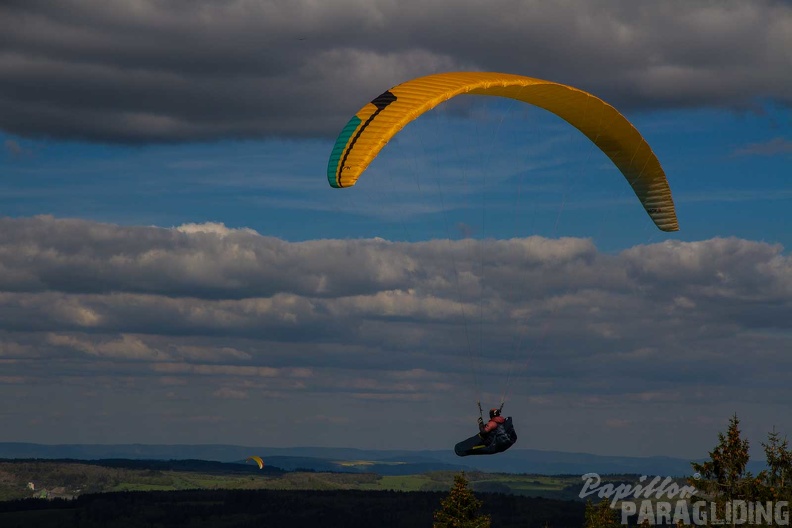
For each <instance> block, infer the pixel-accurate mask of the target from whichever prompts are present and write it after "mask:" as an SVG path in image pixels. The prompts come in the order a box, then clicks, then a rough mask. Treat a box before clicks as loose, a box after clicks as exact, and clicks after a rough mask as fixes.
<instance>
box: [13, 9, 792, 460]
mask: <svg viewBox="0 0 792 528" xmlns="http://www.w3.org/2000/svg"><path fill="white" fill-rule="evenodd" d="M496 4H498V5H497V6H488V7H487V8H486V9H485V8H484V7H483V6H481V5H480V4H479V3H476V2H459V3H457V4H455V6H454V8H453V9H452V10H451V11H449V9H451V8H450V7H449V6H450V4H449V5H444V3H443V2H429V3H421V4H419V3H418V2H404V3H403V5H402V8H401V9H399V10H396V9H395V8H394V7H393V6H391V5H390V4H388V3H386V2H379V1H374V0H373V1H371V2H369V3H366V4H357V3H355V2H338V5H336V6H335V7H334V9H332V10H329V9H328V8H327V7H322V6H317V5H314V4H313V3H311V2H299V1H295V2H278V1H243V0H238V1H234V2H213V1H209V0H205V1H199V2H194V3H190V4H185V3H181V2H173V3H170V4H167V5H165V4H161V3H156V2H148V1H136V2H133V1H131V0H130V1H125V2H120V3H119V6H117V9H114V10H108V9H107V8H106V7H105V6H104V4H102V3H99V2H93V1H91V0H81V1H77V0H74V1H69V2H65V3H63V4H60V5H59V6H57V7H53V6H51V5H49V4H48V3H44V2H42V3H39V2H30V3H28V4H25V5H24V6H6V7H2V8H0V20H2V21H3V22H0V29H2V30H3V32H4V34H5V35H7V36H6V37H5V40H4V41H3V47H2V48H0V78H1V79H2V81H0V145H2V146H3V150H2V152H0V163H2V175H3V176H2V180H0V208H1V210H2V218H0V269H2V270H3V277H2V278H0V366H2V370H0V397H2V401H6V402H8V401H14V402H19V403H17V404H15V405H14V406H4V407H0V431H3V433H2V434H0V441H30V442H42V443H71V442H83V443H116V442H143V443H176V442H188V443H212V442H222V443H233V444H242V445H256V446H268V445H270V446H274V445H278V446H282V445H327V446H341V445H345V446H351V447H364V448H379V447H381V448H402V447H403V448H410V449H413V448H415V449H417V448H442V447H446V446H449V448H450V446H451V445H453V443H455V442H456V441H458V440H460V439H462V438H463V437H466V436H468V435H469V433H470V430H471V428H472V427H474V426H475V417H476V415H477V413H476V410H475V407H474V405H475V401H476V399H477V398H482V403H483V405H485V406H486V405H489V403H487V402H492V403H493V404H494V403H498V402H499V400H500V398H501V396H502V395H503V394H504V393H505V394H507V395H508V403H507V410H509V414H512V415H513V416H514V417H515V422H516V424H517V427H518V431H519V430H520V428H521V427H522V430H523V431H526V432H527V434H522V435H521V436H520V447H525V448H535V449H563V450H569V451H583V452H592V453H601V454H624V455H673V456H686V457H694V456H695V457H697V456H702V455H704V454H705V453H706V451H707V450H709V449H711V448H712V447H713V446H714V443H715V442H716V439H717V432H718V431H721V430H723V429H725V427H726V424H727V421H728V417H729V416H730V415H731V414H732V413H734V412H737V413H738V414H739V416H740V417H741V419H742V421H743V426H744V428H745V430H746V433H747V434H748V435H749V438H750V439H751V440H752V442H753V445H754V447H755V448H758V446H759V442H760V441H762V440H764V439H765V437H766V433H767V432H768V431H769V430H770V429H772V427H773V426H776V427H778V428H779V429H780V430H781V431H782V432H783V433H785V434H786V433H788V432H789V431H790V430H791V429H792V422H790V418H789V417H790V416H792V413H790V408H789V402H790V401H792V399H791V398H790V396H792V393H790V389H789V387H790V386H791V385H790V384H789V383H788V375H789V373H790V367H792V357H790V355H789V351H790V350H792V326H790V321H792V258H791V257H790V256H789V249H788V248H789V247H791V246H792V234H790V233H792V230H790V229H789V227H788V226H789V224H790V220H792V218H791V217H790V212H789V211H790V206H792V187H790V184H789V179H790V170H789V168H790V161H791V160H792V110H790V103H791V102H792V99H790V94H791V93H792V90H791V89H790V87H792V76H791V75H792V74H790V72H792V68H790V66H792V56H790V54H789V50H790V49H792V42H790V38H792V37H790V36H789V35H790V33H789V32H788V31H785V30H784V28H785V27H786V28H788V27H789V24H792V9H790V7H789V5H788V4H785V3H782V2H771V1H766V2H754V3H751V4H745V3H740V2H723V3H720V4H717V5H713V4H710V3H705V2H688V3H685V4H684V6H681V5H676V7H677V8H678V9H670V7H669V5H670V4H659V3H658V4H642V5H641V6H636V5H634V4H633V3H630V2H618V1H598V2H583V1H580V2H576V1H570V2H562V3H554V4H549V3H540V2H508V1H502V2H500V3H498V2H496ZM419 5H420V6H421V7H420V8H419ZM496 7H497V9H496ZM516 22H521V24H516ZM22 27H24V28H25V31H21V30H20V29H19V28H22ZM661 28H662V31H661ZM474 29H475V30H476V31H473V30H474ZM462 35H464V36H465V38H466V39H467V40H465V39H463V38H462V37H461V36H462ZM562 36H563V38H562ZM735 42H739V44H740V45H739V46H737V48H735V46H736V44H735ZM498 43H502V44H498ZM503 46H505V48H504V47H503ZM465 69H471V70H492V71H508V72H510V73H520V74H524V75H529V76H534V77H540V78H546V79H550V80H554V81H558V82H564V83H569V84H572V85H574V86H577V87H580V88H583V89H586V90H588V91H591V92H592V93H594V94H595V95H598V96H600V97H602V98H603V99H605V100H606V101H608V102H610V103H611V104H613V105H614V106H615V107H616V108H617V109H620V110H621V111H622V112H623V113H624V114H625V115H626V116H627V117H628V119H629V120H630V121H631V122H632V123H633V124H634V125H635V126H636V127H637V128H638V130H639V131H640V132H641V133H642V134H643V135H644V137H645V138H646V139H647V141H648V142H649V144H650V145H651V146H652V148H653V150H654V152H655V153H656V154H657V156H658V158H659V159H660V161H661V163H662V165H663V167H664V169H665V171H666V174H667V177H668V180H669V182H670V184H671V188H672V193H673V197H674V200H675V203H676V207H677V213H678V217H679V222H680V231H679V232H678V233H672V234H667V233H662V232H660V231H658V230H657V229H656V228H655V227H654V226H653V225H652V224H651V222H650V220H649V219H648V218H647V217H646V215H645V213H644V212H643V211H642V208H641V207H640V205H639V204H638V202H637V200H636V199H635V197H634V195H633V194H632V191H631V190H630V189H629V186H628V185H627V184H626V182H625V181H624V179H623V178H622V177H621V175H620V174H619V173H618V171H617V170H616V169H615V168H614V167H613V166H612V165H611V164H610V162H609V160H608V159H607V158H606V157H605V156H604V155H603V154H602V153H601V152H599V151H598V150H597V149H596V148H595V147H594V146H593V145H591V144H590V143H589V142H588V140H586V139H585V138H584V137H583V136H582V135H581V134H580V133H578V132H577V131H576V130H574V129H572V128H571V127H570V126H568V125H567V124H566V123H564V122H563V121H560V120H559V119H558V118H556V117H554V116H552V115H550V114H548V113H546V112H544V111H542V110H540V109H537V108H533V107H530V106H528V105H523V104H520V103H515V102H511V101H504V100H498V99H490V98H481V97H479V98H477V97H460V98H457V99H454V100H452V101H450V102H448V103H446V104H444V105H441V106H440V107H438V108H437V109H435V110H434V111H432V112H430V113H428V114H426V115H424V116H422V117H421V119H419V120H417V121H415V122H413V123H411V124H410V125H409V126H408V127H406V128H405V129H404V130H403V131H402V132H401V133H400V134H399V135H398V136H397V137H396V138H395V139H394V140H393V141H391V143H390V144H389V145H388V146H387V147H386V148H385V149H384V150H383V151H382V153H381V154H380V156H379V157H378V158H377V159H376V160H375V162H374V163H373V164H372V165H371V166H370V168H369V169H368V171H367V172H366V173H365V174H364V175H363V177H362V178H361V180H360V181H359V183H358V185H357V186H356V187H354V188H352V189H344V190H336V189H331V188H330V187H329V185H328V184H327V180H326V176H325V174H326V165H327V158H328V156H329V153H330V149H331V148H332V145H333V142H334V140H335V136H336V134H337V133H338V131H340V129H341V128H342V127H343V125H344V124H345V123H346V121H347V120H348V119H349V117H350V116H351V115H352V114H354V113H355V112H356V111H357V110H358V109H359V108H360V107H361V106H362V105H363V104H365V103H366V102H367V101H368V100H370V99H371V98H373V97H374V96H376V95H377V94H379V93H381V92H382V91H384V90H385V89H387V88H389V87H391V86H393V85H395V84H398V83H400V82H403V81H405V80H407V79H409V78H412V77H415V76H418V75H424V74H429V73H434V72H440V71H453V70H465ZM42 215H43V216H42ZM506 380H508V382H507V381H506ZM251 409H254V410H255V412H254V413H253V414H254V416H253V417H251ZM273 424H279V426H278V428H276V429H273ZM351 428H354V429H356V430H357V433H356V434H355V435H354V442H356V443H357V444H356V445H350V442H351V440H350V434H349V431H350V429H351ZM680 439H682V440H680ZM756 454H757V455H759V454H760V453H759V452H758V451H757V452H756ZM504 456H506V455H504Z"/></svg>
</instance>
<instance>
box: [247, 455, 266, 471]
mask: <svg viewBox="0 0 792 528" xmlns="http://www.w3.org/2000/svg"><path fill="white" fill-rule="evenodd" d="M248 460H252V461H253V462H255V463H256V464H258V467H259V469H264V461H263V460H262V459H261V457H260V456H251V457H247V458H246V459H245V461H246V462H247V461H248Z"/></svg>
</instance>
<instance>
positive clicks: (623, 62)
mask: <svg viewBox="0 0 792 528" xmlns="http://www.w3.org/2000/svg"><path fill="white" fill-rule="evenodd" d="M790 49H792V7H790V4H789V3H788V2H782V1H773V0H760V1H755V2H740V1H736V0H735V1H723V2H716V3H713V2H704V1H695V2H662V3H654V2H653V3H640V4H636V3H635V2H631V1H629V0H596V1H582V0H576V1H573V0H567V1H560V2H552V3H549V2H540V1H538V0H537V1H524V0H497V1H494V2H487V3H482V2H476V1H472V0H463V1H458V2H454V3H453V4H450V3H447V2H424V1H420V2H419V1H418V0H408V1H404V2H398V3H394V2H389V1H386V0H374V1H370V2H364V3H361V2H358V1H355V0H339V1H336V2H333V3H332V4H329V3H328V4H322V3H316V2H312V1H308V0H267V1H260V0H234V1H217V0H193V1H174V2H158V1H154V0H123V1H119V2H113V4H112V5H109V4H107V3H106V2H101V1H99V0H65V1H62V2H57V3H53V2H45V1H40V0H30V1H25V2H4V3H3V5H2V6H0V76H1V77H2V78H3V83H2V85H0V116H2V117H0V127H2V129H3V130H5V131H7V132H9V133H12V134H16V135H20V136H31V137H40V136H47V137H55V138H60V139H86V140H91V141H100V142H132V143H136V142H174V141H188V140H210V139H220V138H260V137H275V136H277V137H309V136H310V137H316V136H321V137H329V136H333V135H335V134H336V133H337V131H338V130H339V128H340V127H341V126H343V124H344V123H345V122H346V120H347V119H348V118H349V116H350V115H351V114H352V113H354V112H355V111H357V109H358V108H359V107H360V106H361V104H362V103H363V102H365V101H368V100H370V99H371V98H373V97H375V96H376V95H377V94H379V93H381V92H382V91H383V90H385V89H386V88H388V87H390V86H392V85H394V84H397V83H399V82H402V81H404V80H407V79H409V78H412V77H415V76H419V75H425V74H430V73H435V72H440V71H449V70H466V69H473V70H492V71H506V72H511V73H520V74H524V75H529V76H533V77H539V78H547V79H550V80H554V81H558V82H563V83H568V84H572V85H574V86H578V87H580V88H583V89H585V90H588V91H591V92H593V93H595V94H597V95H599V96H601V97H603V98H604V99H606V100H608V101H610V102H612V103H613V104H614V105H616V106H617V107H618V108H620V109H652V108H668V107H677V108H679V107H692V106H699V107H701V106H704V107H711V106H717V107H728V108H752V107H754V106H755V105H756V103H757V100H759V99H772V100H776V101H778V102H779V103H781V104H783V105H787V106H788V105H789V104H790V102H792V98H791V97H790V91H789V86H790V85H791V84H792V73H791V72H792V68H791V67H790V66H792V55H790V51H789V50H790Z"/></svg>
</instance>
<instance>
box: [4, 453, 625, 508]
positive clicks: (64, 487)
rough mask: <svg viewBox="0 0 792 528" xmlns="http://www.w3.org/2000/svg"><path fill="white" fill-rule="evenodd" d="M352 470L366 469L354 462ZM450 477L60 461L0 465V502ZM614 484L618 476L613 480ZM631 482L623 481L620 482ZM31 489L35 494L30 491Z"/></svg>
mask: <svg viewBox="0 0 792 528" xmlns="http://www.w3.org/2000/svg"><path fill="white" fill-rule="evenodd" d="M348 464H349V465H350V466H357V467H360V466H364V465H365V461H352V462H349V463H348ZM454 474H455V473H454V472H452V471H433V472H427V473H421V474H415V475H401V476H382V475H378V474H375V473H318V472H299V471H296V472H285V473H283V472H280V473H273V472H270V473H266V472H259V471H258V470H255V471H254V470H251V471H249V472H244V471H243V472H239V471H236V472H230V471H229V472H225V473H223V472H222V471H215V472H211V473H209V472H202V471H175V470H173V471H171V470H156V469H129V468H119V467H105V466H102V465H97V464H84V463H77V462H70V463H63V462H58V461H41V460H38V461H27V462H14V461H6V462H0V500H12V499H20V498H26V497H34V496H38V497H46V498H56V497H73V496H76V495H79V494H82V493H97V492H109V491H155V490H157V491H173V490H188V489H207V490H213V489H240V490H242V489H248V490H254V489H267V490H365V491H378V490H394V491H446V490H448V489H450V487H451V485H452V483H453V479H454ZM466 476H467V478H468V480H469V481H470V483H471V485H472V487H473V490H474V491H479V492H497V493H505V494H510V495H523V496H529V497H544V498H556V499H576V498H578V493H579V491H580V487H581V480H580V477H577V476H546V475H514V474H503V473H482V472H469V473H467V474H466ZM612 479H613V480H618V478H617V477H612ZM625 479H626V480H630V479H634V477H622V478H621V480H625ZM31 484H32V485H33V489H31V487H30V486H31Z"/></svg>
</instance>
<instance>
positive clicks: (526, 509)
mask: <svg viewBox="0 0 792 528" xmlns="http://www.w3.org/2000/svg"><path fill="white" fill-rule="evenodd" d="M445 496H446V493H443V492H412V493H406V492H396V491H391V492H388V491H377V492H373V491H370V492H365V491H274V490H255V491H250V490H232V491H229V490H214V491H209V490H191V491H171V492H146V493H140V492H122V493H109V494H98V495H96V494H92V495H83V496H80V497H79V498H77V499H75V500H71V501H64V500H54V501H40V500H25V501H13V502H5V503H2V502H0V526H2V527H3V528H53V527H58V526H69V527H71V528H121V527H124V528H127V527H130V526H146V527H149V528H160V527H162V528H164V527H168V528H177V527H187V526H189V527H190V528H217V527H222V526H228V527H231V526H233V527H261V526H288V527H289V528H304V527H305V528H307V527H311V528H313V527H316V526H322V527H325V528H334V527H343V528H370V527H372V526H376V527H378V528H420V527H422V526H425V527H429V526H432V514H433V512H434V511H435V510H437V509H438V508H439V506H440V502H441V500H442V499H443V497H445ZM478 497H479V498H480V499H481V500H482V501H483V507H482V510H481V513H484V514H489V515H491V517H492V525H493V526H499V527H503V528H511V527H514V528H517V527H520V528H544V527H547V526H551V527H553V528H579V527H580V526H582V525H583V522H584V508H585V505H584V504H583V503H582V502H570V501H555V500H548V499H539V498H528V497H518V496H510V495H502V494H493V493H483V494H479V495H478Z"/></svg>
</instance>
